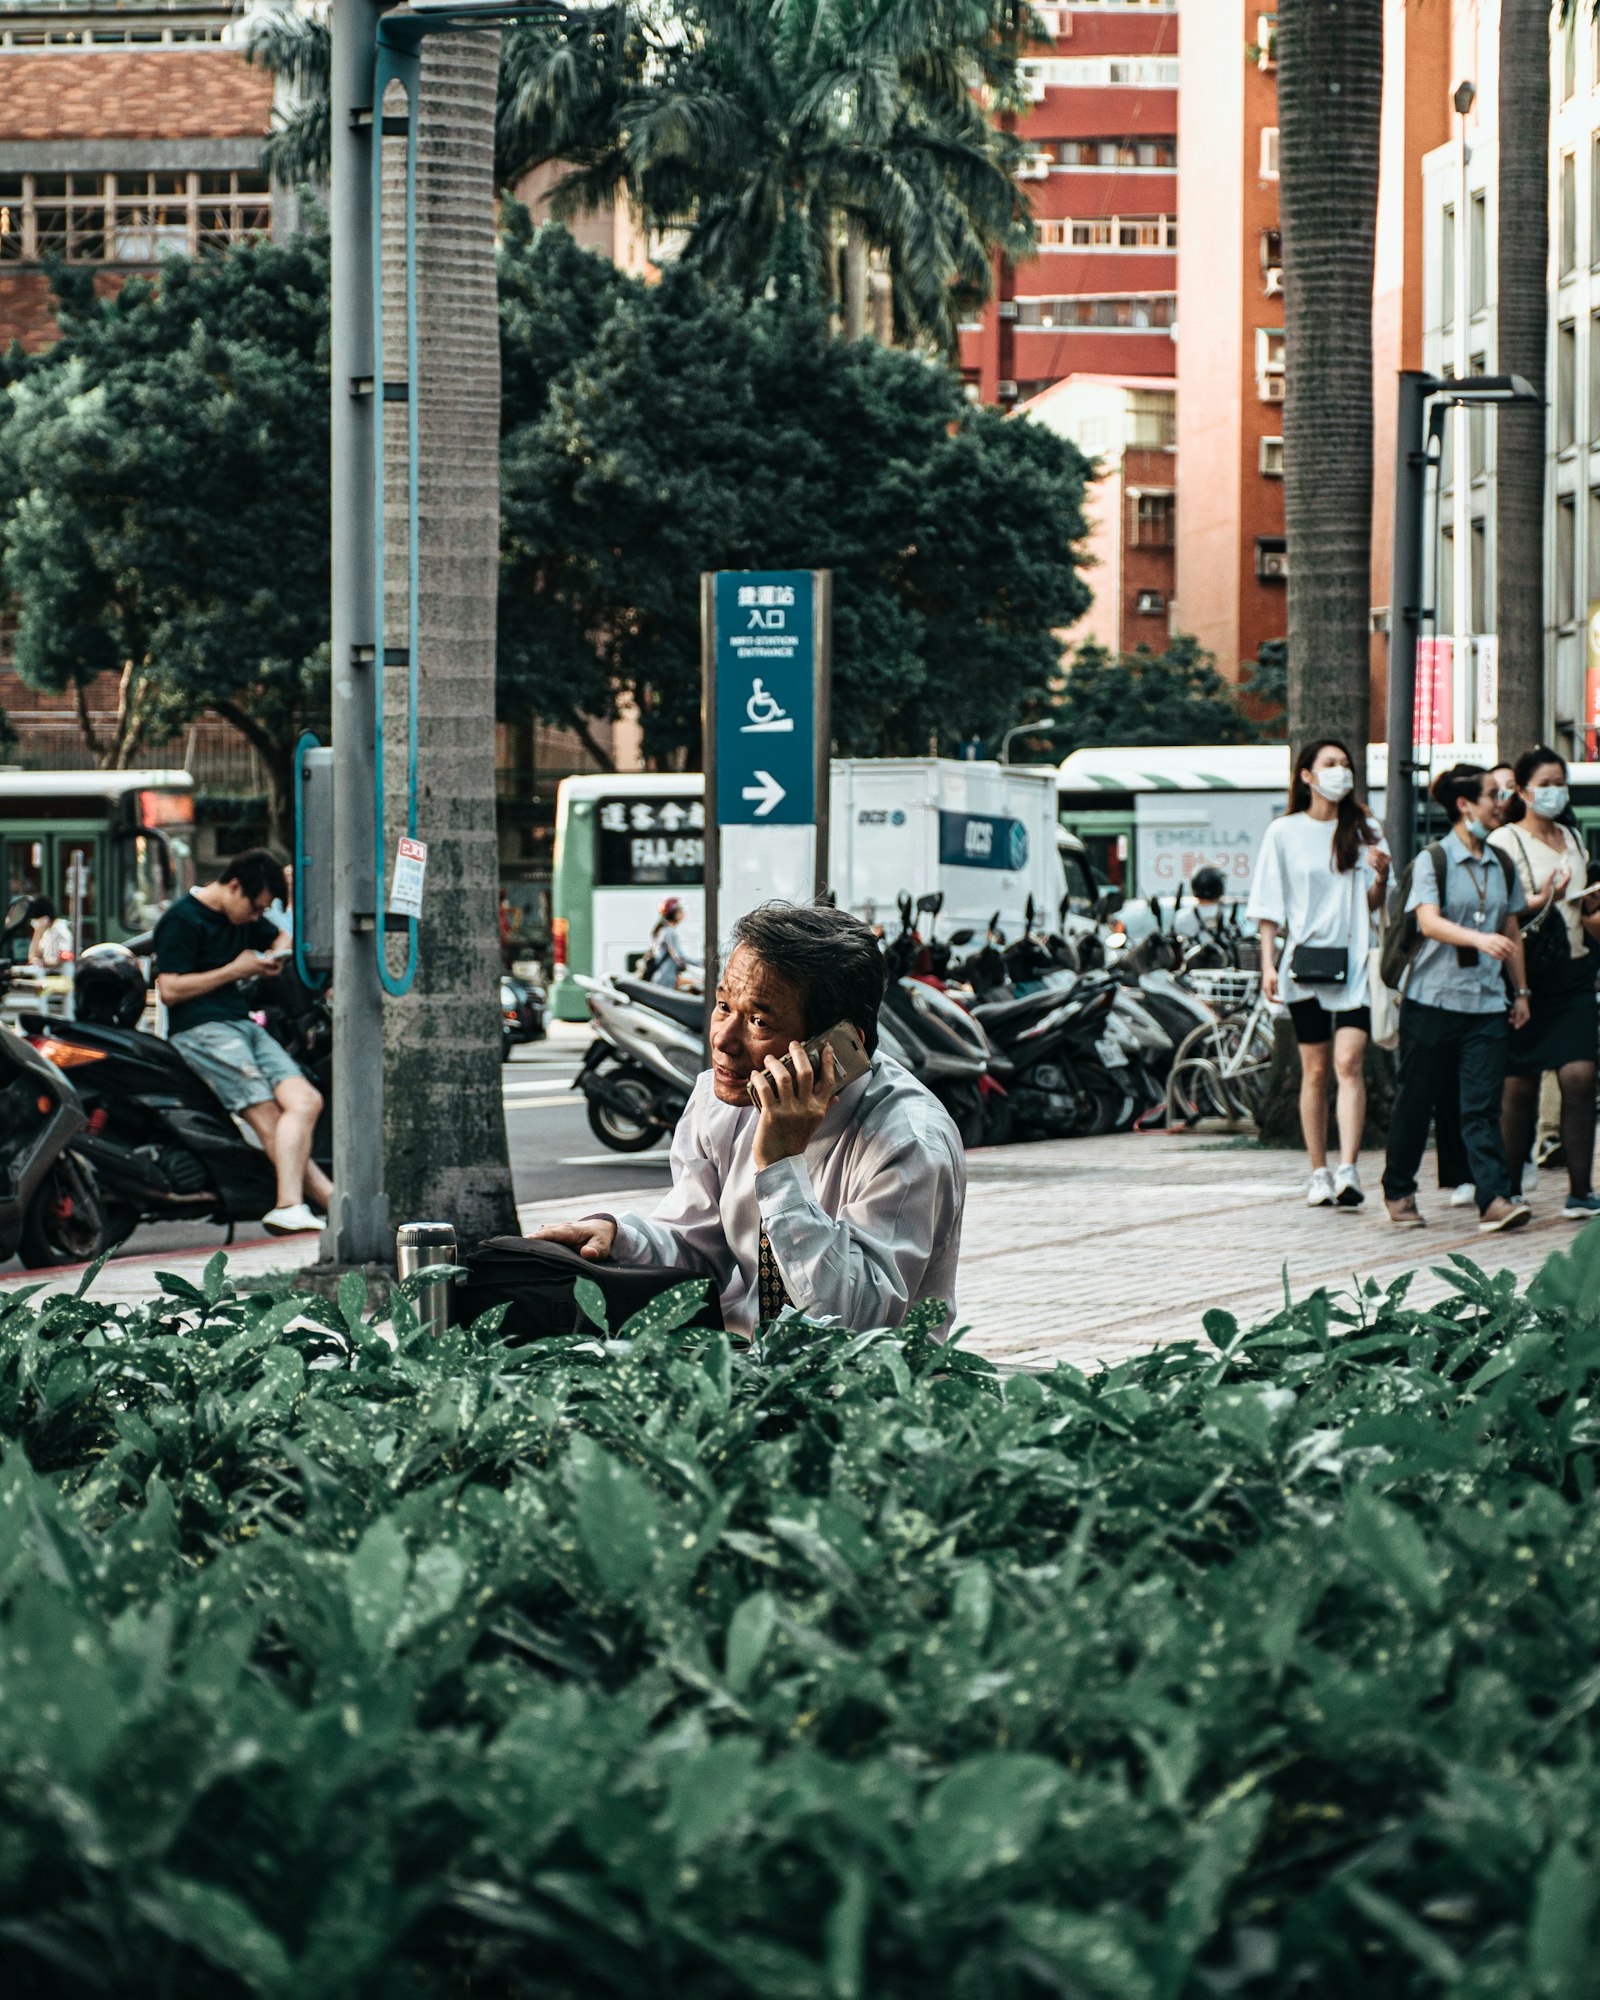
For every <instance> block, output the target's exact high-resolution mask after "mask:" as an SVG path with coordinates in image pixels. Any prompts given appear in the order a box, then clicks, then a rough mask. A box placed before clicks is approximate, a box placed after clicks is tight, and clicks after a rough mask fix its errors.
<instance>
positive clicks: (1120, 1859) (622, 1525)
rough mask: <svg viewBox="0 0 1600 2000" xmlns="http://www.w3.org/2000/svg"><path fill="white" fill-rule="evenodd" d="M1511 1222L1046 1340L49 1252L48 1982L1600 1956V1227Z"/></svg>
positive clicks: (1102, 1972)
mask: <svg viewBox="0 0 1600 2000" xmlns="http://www.w3.org/2000/svg"><path fill="white" fill-rule="evenodd" d="M1453 1261H1454V1263H1455V1265H1456V1268H1455V1270H1454V1272H1453V1276H1454V1278H1455V1283H1456V1287H1457V1289H1456V1291H1455V1293H1454V1295H1453V1296H1452V1297H1451V1298H1450V1299H1449V1300H1448V1302H1447V1303H1445V1304H1443V1305H1440V1306H1436V1307H1434V1308H1431V1309H1428V1310H1415V1309H1413V1308H1411V1307H1408V1306H1407V1304H1406V1303H1405V1291H1406V1287H1405V1284H1404V1283H1400V1284H1396V1285H1395V1286H1393V1287H1391V1288H1390V1290H1389V1291H1387V1292H1385V1293H1380V1292H1378V1291H1377V1290H1376V1289H1375V1288H1369V1290H1368V1292H1367V1294H1366V1296H1365V1297H1364V1298H1362V1300H1361V1301H1360V1306H1359V1312H1357V1311H1355V1310H1354V1309H1352V1310H1351V1311H1348V1312H1347V1311H1345V1310H1344V1309H1343V1308H1342V1307H1340V1306H1338V1305H1334V1304H1330V1302H1329V1300H1328V1299H1327V1298H1326V1297H1325V1296H1324V1295H1322V1294H1318V1295H1316V1296H1314V1297H1313V1298H1311V1299H1309V1300H1307V1301H1304V1302H1302V1303H1298V1304H1293V1305H1286V1307H1285V1310H1284V1311H1283V1313H1282V1314H1281V1315H1279V1317H1278V1318H1276V1319H1275V1320H1273V1321H1272V1322H1271V1323H1270V1324H1269V1325H1267V1326H1264V1327H1262V1328H1259V1329H1257V1330H1255V1331H1254V1332H1250V1333H1241V1332H1240V1331H1239V1330H1238V1329H1237V1328H1236V1327H1235V1326H1234V1325H1233V1323H1232V1322H1231V1321H1230V1320H1229V1319H1228V1318H1227V1317H1226V1315H1224V1314H1221V1313H1213V1314H1211V1315H1209V1316H1208V1319H1207V1324H1206V1333H1207V1335H1208V1336H1209V1340H1208V1342H1200V1341H1195V1342H1184V1343H1183V1344H1180V1345H1177V1346H1173V1347H1169V1348H1166V1349H1165V1350H1163V1351H1162V1352H1160V1353H1157V1354H1154V1355H1151V1356H1149V1357H1147V1358H1144V1359H1141V1360H1138V1361H1135V1362H1131V1363H1128V1364H1126V1365H1124V1366H1122V1367H1119V1368H1116V1369H1113V1370H1110V1371H1108V1372H1105V1373H1101V1374H1097V1375H1094V1376H1089V1377H1086V1376H1084V1375H1081V1374H1079V1373H1077V1372H1075V1371H1074V1370H1072V1369H1070V1368H1059V1369H1058V1370H1057V1371H1056V1372H1055V1374H1054V1375H1052V1376H1051V1377H1049V1378H1048V1379H1039V1378H1035V1377H1032V1376H1027V1375H1012V1376H1010V1377H1002V1376H1000V1375H997V1374H996V1373H994V1372H993V1371H992V1370H991V1369H990V1368H988V1367H987V1366H986V1365H984V1364H983V1363H981V1362H979V1361H977V1360H974V1359H972V1358H970V1357H968V1356H966V1355H964V1354H962V1353H961V1352H960V1351H959V1350H956V1351H951V1350H945V1349H940V1348H939V1347H937V1346H935V1345H934V1344H932V1343H931V1342H930V1341H928V1340H927V1339H925V1338H924V1337H923V1336H922V1335H921V1334H920V1332H916V1331H913V1332H911V1333H910V1334H907V1335H893V1336H891V1335H884V1334H866V1335H860V1336H854V1335H850V1334H845V1333H840V1332H838V1331H828V1330H819V1329H816V1328H811V1327H807V1326H805V1325H803V1324H796V1323H792V1322H791V1323H789V1324H787V1325H781V1326H779V1327H776V1328H773V1329H769V1330H768V1332H767V1334H766V1336H765V1338H764V1339H763V1340H761V1341H760V1342H758V1343H757V1344H756V1345H755V1346H754V1347H751V1348H743V1347H740V1348H735V1347H733V1346H732V1345H730V1343H729V1342H728V1340H726V1339H725V1338H724V1337H723V1336H721V1335H719V1334H710V1333H706V1332H702V1331H694V1330H692V1329H691V1328H690V1327H689V1326H688V1325H687V1324H686V1323H685V1322H686V1320H687V1319H688V1318H689V1317H691V1316H692V1301H691V1302H689V1303H685V1302H684V1301H681V1300H680V1301H678V1302H677V1305H676V1309H675V1310H674V1309H670V1308H669V1309H664V1310H655V1311H654V1312H653V1318H652V1319H650V1320H648V1321H646V1322H644V1323H643V1324H640V1323H634V1324H633V1325H631V1326H630V1328H628V1329H624V1335H625V1337H618V1338H616V1339H610V1338H607V1339H602V1338H600V1337H599V1336H598V1335H597V1336H596V1338H595V1339H594V1340H592V1341H588V1342H584V1341H566V1342H556V1343H550V1344H547V1345H543V1346H533V1347H524V1348H520V1349H512V1348H508V1347H506V1346H504V1345H503V1344H500V1343H499V1342H498V1341H497V1339H496V1338H495V1336H494V1333H493V1329H492V1327H482V1326H480V1327H479V1328H478V1329H476V1330H474V1331H473V1332H470V1333H465V1332H464V1333H457V1334H452V1335H450V1336H449V1337H447V1338H446V1339H444V1340H441V1341H438V1342H430V1341H428V1340H427V1339H426V1338H425V1337H424V1336H422V1335H421V1334H420V1333H419V1332H418V1330H417V1329H416V1325H415V1316H414V1313H413V1312H412V1311H411V1308H410V1306H409V1305H408V1304H407V1303H406V1302H405V1301H403V1300H402V1301H401V1302H400V1303H399V1304H398V1305H397V1307H396V1311H397V1314H398V1316H399V1320H400V1326H399V1329H398V1344H397V1345H396V1346H391V1344H390V1342H389V1341H388V1340H387V1339H386V1338H385V1337H384V1335H383V1334H382V1333H381V1332H380V1331H379V1330H378V1329H377V1328H376V1327H374V1326H372V1325H369V1324H365V1323H364V1322H363V1316H362V1312H361V1310H360V1287H359V1285H356V1286H355V1287H354V1288H353V1290H354V1296H350V1295H348V1294H347V1296H346V1298H345V1300H344V1302H343V1306H342V1308H334V1307H330V1306H328V1305H326V1304H324V1303H321V1302H319V1301H316V1300H313V1299H309V1298H288V1299H281V1300H277V1301H272V1300H269V1299H268V1298H266V1297H265V1296H263V1295H259V1294H258V1295H254V1296H252V1295H251V1294H250V1293H249V1292H248V1290H247V1289H245V1288H244V1287H240V1288H238V1289H235V1288H234V1287H233V1286H232V1285H230V1284H229V1283H228V1282H227V1280H226V1277H225V1271H224V1267H223V1262H222V1260H221V1258H218V1259H217V1260H215V1262H214V1264H213V1266H212V1268H211V1270H210V1272H209V1273H208V1276H207V1280H206V1284H205V1287H204V1290H203V1292H201V1291H197V1290H195V1289H194V1288H192V1287H189V1286H186V1285H184V1284H183V1283H182V1282H181V1281H178V1280H169V1281H167V1291H166V1294H165V1296H164V1297H163V1298H162V1299H161V1301H160V1302H158V1303H157V1304H156V1305H154V1306H152V1307H151V1308H149V1309H148V1310H141V1311H130V1310H128V1309H119V1310H117V1311H115V1312H113V1311H111V1310H109V1309H107V1308H104V1307H101V1306H97V1305H95V1304H94V1303H93V1302H92V1299H90V1298H88V1297H84V1296H81V1295H80V1296H76V1297H67V1296H65V1295H57V1296H55V1297H46V1296H42V1295H40V1294H38V1293H37V1291H36V1292H35V1293H34V1294H32V1295H29V1294H24V1293H11V1294H9V1295H5V1296H3V1297H0V1435H3V1437H4V1439H5V1447H6V1448H5V1457H4V1462H3V1465H0V1787H3V1797H0V1968H3V1970H4V1973H5V1975H6V1977H5V1991H6V1993H7V1996H8V2000H30V1996H34V1995H42V1994H50V1995H57V1994H73V1995H77V1994H90V1993H108V1994H115V1995H117V1996H119V2000H145V1996H151V2000H154V1996H157V1995H160V1996H176V2000H211V1996H232V1995H239V1994H244V1993H247V1992H248V1993H251V1994H259V1995H271V1996H283V2000H290V1997H291V1996H293V2000H320V1996H327V2000H335V1996H337V2000H345V1997H346V1996H357V1995H367V1994H371V1995H383V1996H385V2000H389V1996H397V2000H434V1996H438V1997H439V2000H446V1996H451V2000H466V1996H473V2000H478V1996H495V2000H501V1996H506V1997H507V2000H509V1996H541V2000H545V1997H546V1996H549V2000H556V1996H559V1997H560V2000H579V1996H582V2000H596V1996H613V1995H615V1996H628V2000H634V1997H635V1996H644V1995H672V1996H685V1997H686V2000H687V1996H693V2000H722V1996H729V2000H732V1996H745V1995H761V1996H780V2000H853V1996H859V2000H881V1997H885V1996H886V1997H887V2000H900V1996H904V1997H905V2000H912V1997H913V1996H916V2000H925V1996H930V1995H949V1996H952V2000H1010V1997H1011V1996H1017V2000H1022V1996H1033V1995H1054V1994H1059V1995H1066V1996H1072V2000H1080V1996H1081V2000H1180V1996H1184V2000H1188V1997H1189V1996H1193V2000H1210V1996H1227V1995H1243V1996H1247V2000H1248V1996H1256V1995H1263V1996H1264V1995H1273V1996H1278V1995H1283V1996H1298V1995H1304V1996H1308V1997H1309V1996H1316V2000H1326V1997H1327V1996H1343V1995H1351V1996H1361V2000H1374V1997H1375V1996H1387V1995H1397V1996H1398V1995H1406V1996H1410V1995H1424V1994H1426V1995H1432V1994H1450V1995H1456V1996H1462V2000H1468V1996H1474V1997H1475V2000H1517V1996H1527V2000H1535V1997H1536V1996H1537V1997H1538V2000H1561V1996H1571V2000H1578V1996H1580V1995H1588V1994H1592V1993H1593V1992H1594V1990H1595V1985H1596V1974H1595V1966H1596V1935H1595V1933H1596V1914H1597V1913H1596V1890H1597V1874H1596V1866H1597V1857H1600V1769H1597V1747H1600V1744H1597V1724H1596V1716H1597V1713H1600V1590H1597V1581H1596V1580H1597V1576H1600V1503H1597V1500H1596V1496H1595V1458H1596V1452H1597V1448H1600V1422H1597V1418H1596V1413H1595V1408H1594V1404H1593V1392H1594V1388H1595V1382H1596V1369H1597V1366H1600V1227H1594V1228H1591V1229H1590V1230H1588V1231H1587V1232H1586V1233H1585V1234H1584V1235H1583V1236H1581V1237H1580V1238H1578V1239H1577V1242H1576V1244H1575V1246H1574V1248H1573V1250H1572V1252H1571V1254H1570V1255H1568V1256H1566V1257H1563V1258H1557V1259H1555V1260H1553V1261H1552V1263H1551V1264H1550V1266H1549V1267H1547V1269H1546V1271H1545V1272H1544V1273H1543V1274H1542V1276H1541V1277H1540V1278H1539V1279H1538V1280H1537V1281H1536V1283H1535V1284H1534V1286H1533V1287H1532V1288H1531V1290H1530V1291H1529V1292H1528V1293H1527V1294H1526V1295H1519V1294H1518V1293H1517V1291H1516V1289H1515V1286H1514V1284H1513V1281H1512V1279H1511V1278H1510V1276H1509V1275H1507V1276H1502V1277H1499V1278H1494V1279H1491V1278H1488V1277H1486V1276H1484V1275H1483V1274H1482V1273H1481V1272H1480V1271H1478V1270H1477V1269H1475V1268H1474V1267H1473V1266H1471V1265H1470V1264H1467V1263H1465V1262H1464V1261H1462V1260H1453ZM1064 1310H1065V1311H1066V1312H1067V1313H1068V1314H1069V1315H1070V1310H1071V1308H1070V1301H1068V1302H1067V1303H1066V1305H1065V1307H1064ZM297 1316H300V1317H299V1322H298V1324H296V1323H294V1322H296V1320H297ZM312 1321H316V1322H318V1323H317V1324H312V1323H310V1322H312ZM1174 1331H1175V1332H1176V1333H1179V1334H1182V1333H1184V1332H1185V1331H1186V1330H1185V1329H1183V1328H1176V1329H1174Z"/></svg>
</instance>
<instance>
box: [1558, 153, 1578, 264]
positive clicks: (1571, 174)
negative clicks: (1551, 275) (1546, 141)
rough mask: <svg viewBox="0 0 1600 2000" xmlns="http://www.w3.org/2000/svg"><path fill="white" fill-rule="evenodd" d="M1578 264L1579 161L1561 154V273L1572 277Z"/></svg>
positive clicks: (1570, 155)
mask: <svg viewBox="0 0 1600 2000" xmlns="http://www.w3.org/2000/svg"><path fill="white" fill-rule="evenodd" d="M1577 264H1578V162H1577V159H1576V158H1575V156H1574V155H1573V154H1571V153H1563V154H1562V155H1561V265H1560V269H1561V275H1562V277H1563V278H1567V277H1570V276H1571V275H1572V273H1573V272H1574V271H1575V270H1576V269H1577Z"/></svg>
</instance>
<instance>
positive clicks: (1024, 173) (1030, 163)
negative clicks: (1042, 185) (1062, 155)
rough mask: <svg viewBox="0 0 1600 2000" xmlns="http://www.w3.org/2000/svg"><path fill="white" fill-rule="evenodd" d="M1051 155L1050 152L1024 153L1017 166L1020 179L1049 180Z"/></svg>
mask: <svg viewBox="0 0 1600 2000" xmlns="http://www.w3.org/2000/svg"><path fill="white" fill-rule="evenodd" d="M1050 166H1051V161H1050V155H1049V154H1048V153H1024V154H1023V156H1022V161H1021V164H1020V165H1019V166H1018V168H1017V179H1018V180H1019V181H1047V180H1048V179H1049V178H1050Z"/></svg>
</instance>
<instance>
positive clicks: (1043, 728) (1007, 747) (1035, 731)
mask: <svg viewBox="0 0 1600 2000" xmlns="http://www.w3.org/2000/svg"><path fill="white" fill-rule="evenodd" d="M1055 733H1056V726H1055V724H1054V722H1049V721H1046V722H1019V723H1018V724H1017V725H1016V727H1015V728H1014V729H1008V730H1007V731H1006V733H1005V735H1004V736H1002V737H1001V739H1000V757H999V762H1000V763H1002V764H1009V763H1010V762H1011V739H1012V738H1013V737H1014V736H1054V735H1055Z"/></svg>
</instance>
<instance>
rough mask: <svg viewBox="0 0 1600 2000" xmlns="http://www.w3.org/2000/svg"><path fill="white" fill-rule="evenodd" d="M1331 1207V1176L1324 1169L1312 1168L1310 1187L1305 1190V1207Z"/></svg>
mask: <svg viewBox="0 0 1600 2000" xmlns="http://www.w3.org/2000/svg"><path fill="white" fill-rule="evenodd" d="M1332 1206H1333V1175H1332V1174H1330V1173H1329V1172H1328V1170H1327V1168H1326V1167H1314V1168H1313V1169H1312V1172H1311V1185H1310V1187H1309V1188H1307V1189H1306V1207H1307V1208H1332Z"/></svg>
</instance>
